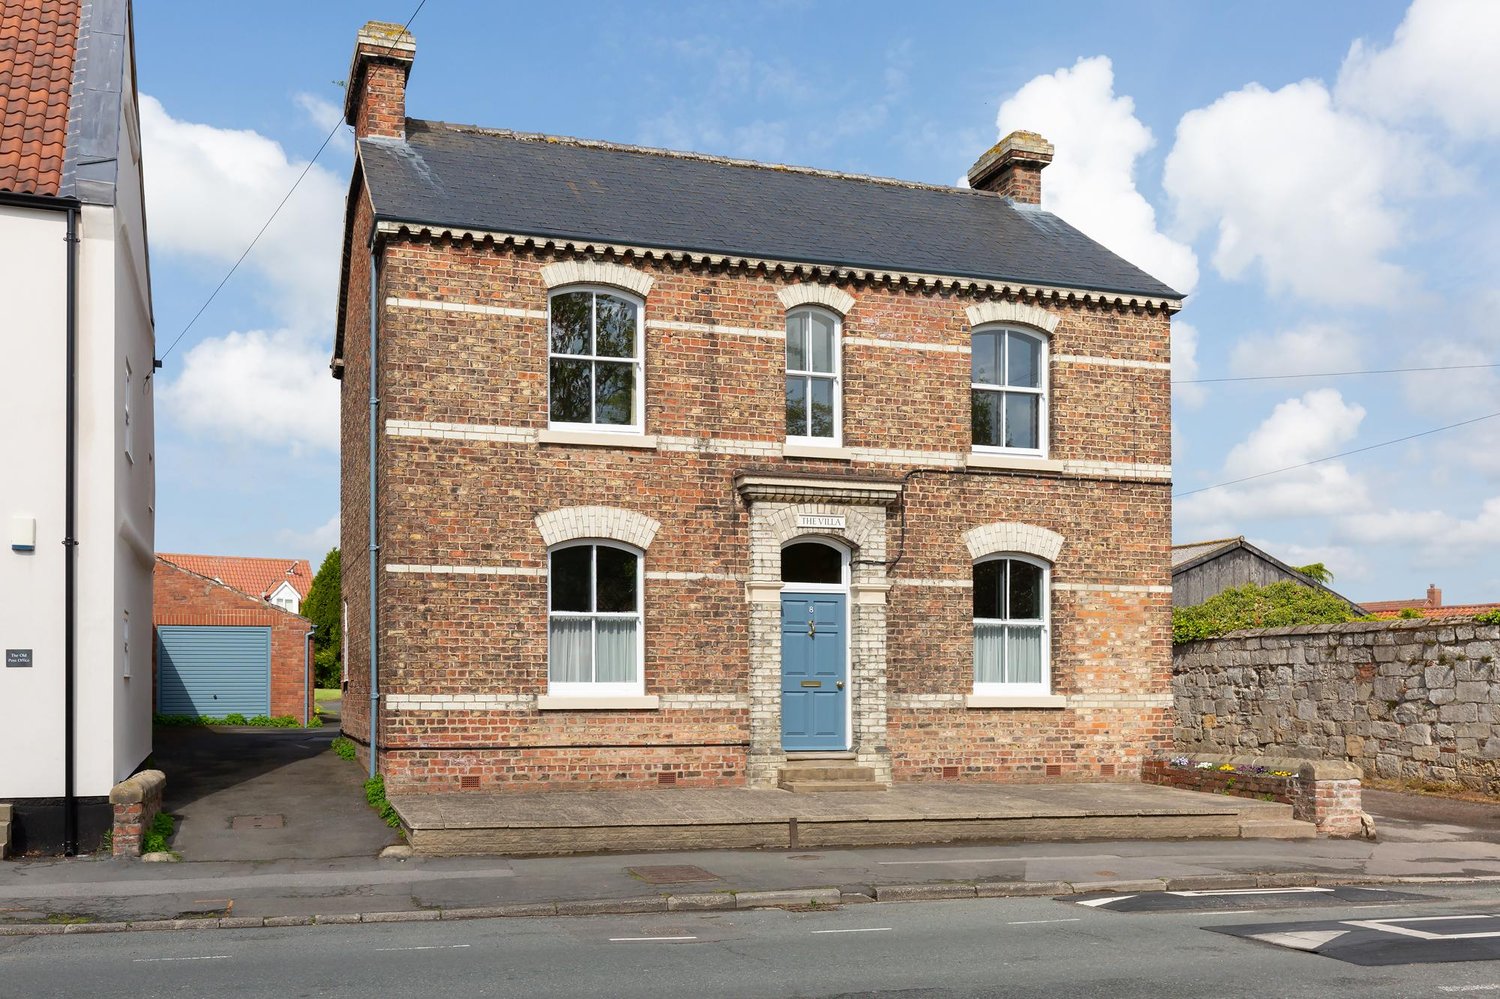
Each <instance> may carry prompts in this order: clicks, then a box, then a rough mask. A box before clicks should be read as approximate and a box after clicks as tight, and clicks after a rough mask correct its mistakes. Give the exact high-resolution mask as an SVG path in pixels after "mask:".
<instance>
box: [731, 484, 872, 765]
mask: <svg viewBox="0 0 1500 999" xmlns="http://www.w3.org/2000/svg"><path fill="white" fill-rule="evenodd" d="M734 484H735V489H736V491H738V493H739V494H740V498H741V499H742V500H744V502H745V503H746V505H747V506H748V507H749V508H750V578H749V580H748V581H747V582H746V584H745V596H746V598H747V600H748V602H749V605H750V606H749V609H750V753H749V765H748V766H749V770H748V774H747V782H748V783H749V785H750V786H751V787H775V786H776V780H777V777H778V775H779V773H780V770H781V767H782V766H783V765H784V764H785V763H786V753H785V752H784V751H783V750H782V748H781V588H782V583H781V549H782V546H783V545H786V544H787V543H789V542H792V541H797V540H802V539H806V540H818V539H820V538H821V539H827V540H832V541H836V542H838V543H840V544H842V545H843V546H845V547H846V548H848V549H849V551H850V560H849V561H850V585H849V601H850V609H849V617H850V633H849V639H848V641H849V684H850V694H851V706H850V711H851V716H852V725H851V728H850V732H849V739H850V745H851V748H852V751H853V752H854V754H855V756H856V758H857V760H858V762H859V763H860V764H861V765H863V766H868V767H873V768H874V770H875V778H876V780H878V781H880V782H882V783H889V782H890V779H891V754H890V749H889V747H888V746H887V745H886V603H885V597H886V591H887V590H889V589H890V585H891V584H890V582H889V580H888V579H887V578H886V571H885V566H886V539H887V532H888V523H887V512H888V511H889V509H890V507H891V506H892V505H894V504H895V502H896V501H897V500H898V499H899V498H900V496H901V483H900V482H899V481H898V480H895V479H880V478H853V477H848V478H845V477H832V476H829V477H820V476H801V475H794V474H788V473H777V474H764V475H759V474H753V473H742V474H740V475H738V476H736V477H735V481H734Z"/></svg>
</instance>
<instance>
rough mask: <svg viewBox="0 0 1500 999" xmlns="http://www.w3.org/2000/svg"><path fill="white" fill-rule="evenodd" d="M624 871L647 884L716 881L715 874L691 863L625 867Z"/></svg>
mask: <svg viewBox="0 0 1500 999" xmlns="http://www.w3.org/2000/svg"><path fill="white" fill-rule="evenodd" d="M625 870H626V871H628V872H630V874H631V875H633V876H634V877H637V878H640V879H641V880H642V881H644V882H646V884H648V885H675V884H681V883H682V882H685V881H718V880H719V876H718V875H717V874H710V873H709V872H708V871H705V870H704V869H703V868H701V867H694V866H693V865H692V864H659V865H657V866H655V867H627V868H625Z"/></svg>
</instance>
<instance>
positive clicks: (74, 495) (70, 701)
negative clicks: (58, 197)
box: [63, 206, 78, 857]
mask: <svg viewBox="0 0 1500 999" xmlns="http://www.w3.org/2000/svg"><path fill="white" fill-rule="evenodd" d="M67 213H68V234H67V236H66V237H65V238H66V241H67V244H68V265H67V266H68V282H67V283H68V289H67V295H68V301H67V334H66V335H67V340H68V346H67V383H68V387H67V403H66V406H67V417H66V429H65V431H64V432H65V434H66V436H67V442H66V444H65V445H64V449H63V450H64V458H63V461H64V462H65V465H66V471H65V472H64V473H63V704H64V708H63V710H64V721H63V856H65V857H76V856H77V855H78V797H77V795H76V793H75V790H76V789H75V787H74V776H75V771H76V770H77V760H76V759H75V755H76V754H75V752H74V743H75V742H76V741H77V740H76V738H75V735H76V729H77V718H76V716H77V711H76V705H75V703H74V702H75V700H76V696H77V694H76V688H77V684H76V682H75V679H74V673H75V667H76V662H77V648H76V644H77V643H76V641H75V638H74V631H75V630H76V624H77V616H78V615H77V606H76V605H77V588H78V580H77V566H76V562H77V559H76V554H77V549H78V538H77V527H78V525H77V520H78V509H77V508H78V470H77V465H78V209H77V208H76V207H71V206H70V207H69V208H68V209H67Z"/></svg>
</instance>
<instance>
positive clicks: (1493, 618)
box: [1474, 607, 1500, 624]
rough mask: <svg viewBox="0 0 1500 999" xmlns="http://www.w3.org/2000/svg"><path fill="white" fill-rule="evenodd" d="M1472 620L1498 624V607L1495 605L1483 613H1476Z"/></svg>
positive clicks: (1499, 621)
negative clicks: (1492, 608)
mask: <svg viewBox="0 0 1500 999" xmlns="http://www.w3.org/2000/svg"><path fill="white" fill-rule="evenodd" d="M1474 620H1476V621H1478V622H1479V623H1480V624H1500V607H1496V608H1495V609H1494V610H1490V611H1485V612H1484V613H1483V614H1477V615H1475V617H1474Z"/></svg>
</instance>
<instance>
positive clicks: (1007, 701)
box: [964, 694, 1068, 711]
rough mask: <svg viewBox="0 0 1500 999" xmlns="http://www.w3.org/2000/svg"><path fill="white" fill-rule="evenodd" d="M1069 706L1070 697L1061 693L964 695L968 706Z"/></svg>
mask: <svg viewBox="0 0 1500 999" xmlns="http://www.w3.org/2000/svg"><path fill="white" fill-rule="evenodd" d="M1067 706H1068V699H1067V698H1066V697H1064V696H1062V695H1061V694H1033V695H1030V696H1026V695H998V694H968V695H966V696H965V697H964V707H966V708H1011V709H1022V710H1033V711H1035V710H1037V709H1043V710H1055V709H1057V708H1065V707H1067Z"/></svg>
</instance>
